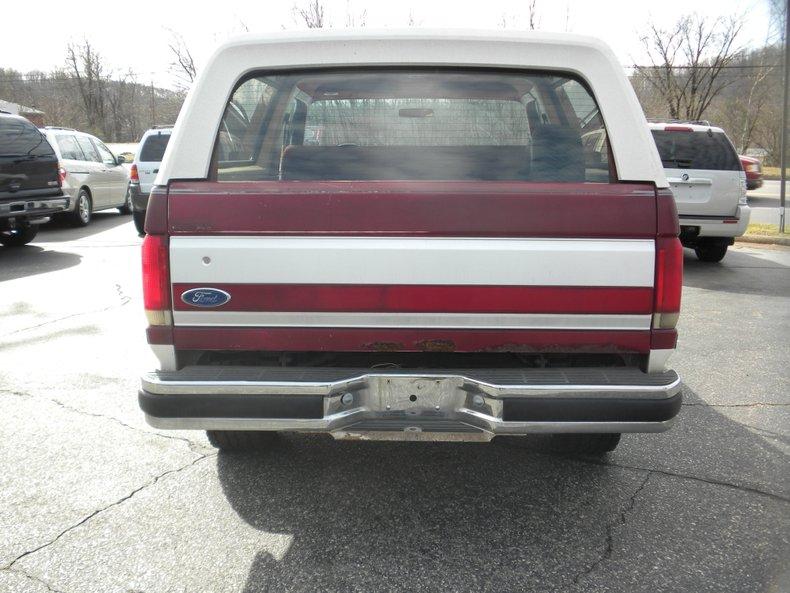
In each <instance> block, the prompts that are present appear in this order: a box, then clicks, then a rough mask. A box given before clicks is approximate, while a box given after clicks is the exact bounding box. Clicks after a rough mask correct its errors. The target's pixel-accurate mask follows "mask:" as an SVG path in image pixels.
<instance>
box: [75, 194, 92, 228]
mask: <svg viewBox="0 0 790 593" xmlns="http://www.w3.org/2000/svg"><path fill="white" fill-rule="evenodd" d="M92 216H93V201H92V200H91V195H90V193H88V190H87V189H81V190H80V193H79V194H77V200H76V202H75V204H74V212H72V213H71V217H70V222H71V224H72V226H76V227H80V226H88V223H89V222H90V221H91V217H92Z"/></svg>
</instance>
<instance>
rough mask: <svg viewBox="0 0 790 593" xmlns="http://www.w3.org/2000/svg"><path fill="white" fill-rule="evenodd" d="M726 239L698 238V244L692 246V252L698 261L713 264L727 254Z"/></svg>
mask: <svg viewBox="0 0 790 593" xmlns="http://www.w3.org/2000/svg"><path fill="white" fill-rule="evenodd" d="M727 247H729V245H728V243H727V242H726V241H721V240H717V239H708V240H700V242H699V244H697V246H696V247H695V248H694V253H696V254H697V258H698V259H699V260H700V261H704V262H707V263H711V264H715V263H718V262H720V261H721V260H723V259H724V256H725V255H727Z"/></svg>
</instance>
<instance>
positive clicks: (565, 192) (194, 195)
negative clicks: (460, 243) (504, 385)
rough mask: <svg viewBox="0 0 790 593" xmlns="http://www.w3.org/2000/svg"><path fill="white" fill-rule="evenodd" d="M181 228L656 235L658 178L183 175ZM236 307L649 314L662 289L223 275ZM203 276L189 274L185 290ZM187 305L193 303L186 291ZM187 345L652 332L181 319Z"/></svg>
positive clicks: (553, 347)
mask: <svg viewBox="0 0 790 593" xmlns="http://www.w3.org/2000/svg"><path fill="white" fill-rule="evenodd" d="M168 227H169V233H170V234H171V235H174V236H179V235H185V236H228V235H236V236H238V235H251V236H255V235H268V236H271V235H284V236H299V235H302V236H306V235H310V236H316V235H318V236H395V237H407V236H425V237H503V238H518V237H534V238H541V237H544V238H607V239H653V238H655V236H656V199H655V190H654V189H653V187H652V186H651V185H645V184H625V183H624V184H596V183H567V184H546V183H530V182H488V181H487V182H411V181H403V182H392V181H387V182H299V181H289V182H282V181H271V182H205V181H195V182H189V181H183V182H173V183H171V185H170V188H169V195H168ZM212 286H213V287H215V288H219V289H224V290H228V292H231V293H232V294H233V299H232V301H231V302H230V303H229V304H228V306H227V307H223V309H224V310H235V311H352V312H353V311H359V312H366V311H381V312H393V311H400V312H429V311H443V312H465V311H466V312H481V313H483V312H485V313H505V312H517V313H569V314H570V313H579V314H582V313H584V314H605V313H619V314H648V313H650V312H651V311H652V300H653V289H652V288H648V287H645V288H621V287H586V286H576V287H573V286H559V287H542V286H424V285H423V286H398V285H391V286H370V285H342V286H340V285H309V286H308V285H265V284H264V285H260V284H246V285H244V284H235V285H222V284H212ZM194 287H197V285H193V284H177V285H175V286H174V287H173V289H174V293H175V294H176V295H178V294H181V293H182V292H183V291H185V290H188V289H189V288H194ZM175 301H176V302H175V307H176V309H177V310H188V309H191V307H189V306H188V305H186V304H184V303H182V302H180V300H179V299H177V298H176V299H175ZM173 340H174V343H175V344H176V346H177V347H178V348H180V349H195V350H292V351H300V350H302V351H304V350H309V351H318V350H320V351H336V352H341V351H349V352H351V351H356V352H359V351H405V352H409V351H412V352H413V351H455V352H475V351H492V352H493V351H513V352H647V351H649V350H650V340H651V332H650V331H649V330H644V331H616V330H606V331H601V330H510V329H505V330H466V329H457V330H430V329H412V328H409V329H392V328H382V329H340V328H298V327H297V328H270V327H260V328H249V327H246V328H242V327H184V326H181V327H176V328H174V330H173Z"/></svg>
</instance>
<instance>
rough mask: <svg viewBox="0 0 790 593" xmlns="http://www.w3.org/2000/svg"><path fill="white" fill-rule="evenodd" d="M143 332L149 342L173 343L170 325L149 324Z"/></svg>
mask: <svg viewBox="0 0 790 593" xmlns="http://www.w3.org/2000/svg"><path fill="white" fill-rule="evenodd" d="M145 334H146V336H147V337H148V343H149V344H172V343H173V328H172V326H170V325H151V326H149V327H147V328H146V330H145Z"/></svg>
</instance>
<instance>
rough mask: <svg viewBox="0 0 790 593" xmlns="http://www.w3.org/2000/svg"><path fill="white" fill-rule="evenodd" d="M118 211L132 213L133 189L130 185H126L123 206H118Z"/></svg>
mask: <svg viewBox="0 0 790 593" xmlns="http://www.w3.org/2000/svg"><path fill="white" fill-rule="evenodd" d="M118 212H120V213H121V214H131V213H132V190H131V189H129V186H128V185H127V186H126V198H125V199H124V202H123V206H121V207H120V208H118Z"/></svg>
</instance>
